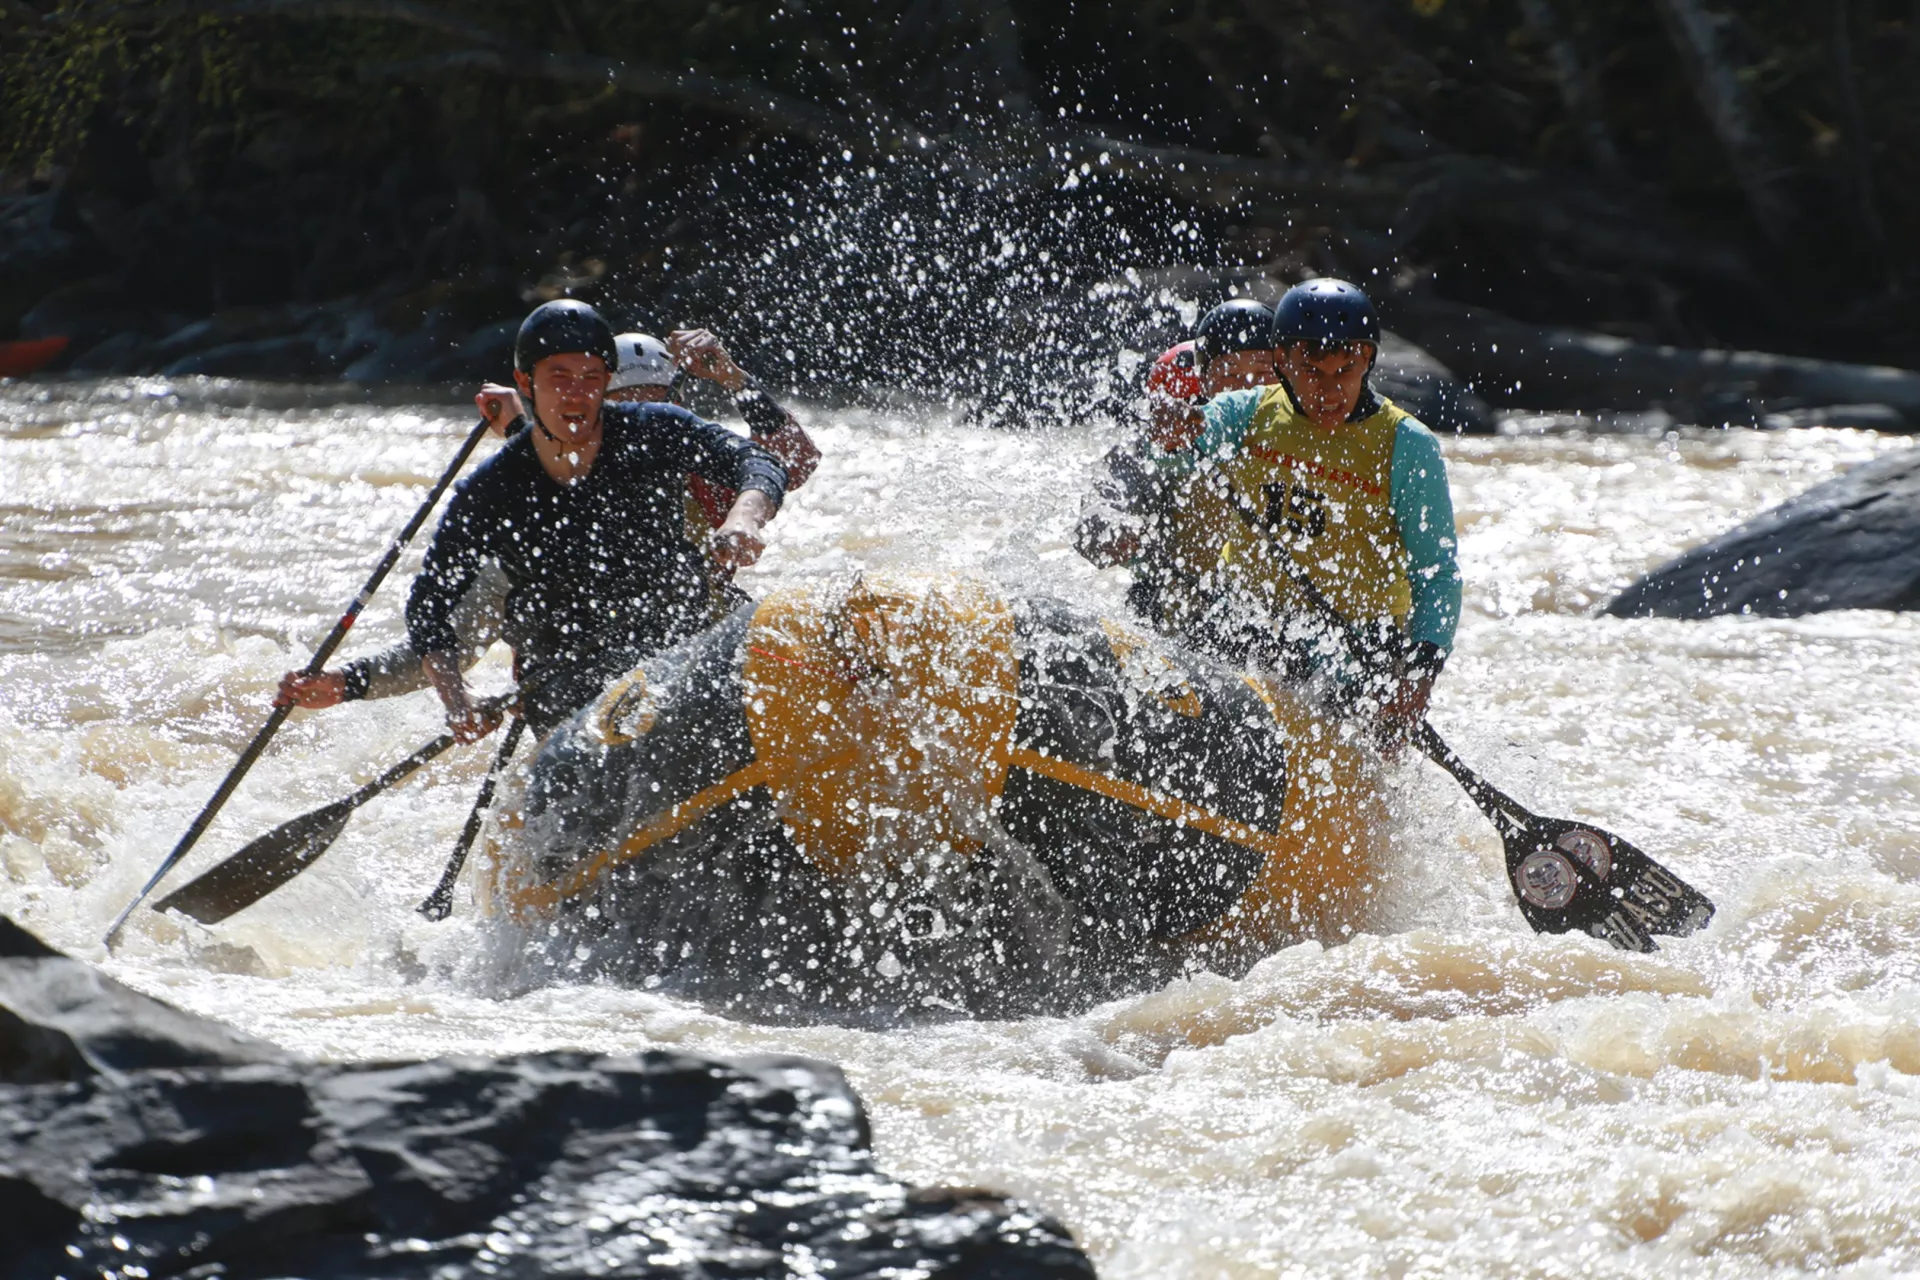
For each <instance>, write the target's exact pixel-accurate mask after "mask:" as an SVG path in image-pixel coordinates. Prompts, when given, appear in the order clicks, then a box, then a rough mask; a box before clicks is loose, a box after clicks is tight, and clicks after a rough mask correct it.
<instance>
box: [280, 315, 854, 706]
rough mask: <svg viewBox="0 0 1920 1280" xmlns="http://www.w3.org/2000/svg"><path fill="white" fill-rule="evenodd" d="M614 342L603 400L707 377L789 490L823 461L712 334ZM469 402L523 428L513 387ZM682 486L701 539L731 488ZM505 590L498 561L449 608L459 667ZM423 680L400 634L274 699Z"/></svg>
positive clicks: (499, 421)
mask: <svg viewBox="0 0 1920 1280" xmlns="http://www.w3.org/2000/svg"><path fill="white" fill-rule="evenodd" d="M614 347H615V351H616V352H617V356H618V366H617V368H616V369H615V371H614V373H613V376H612V377H611V378H610V379H609V380H608V384H607V392H606V397H605V398H606V401H607V402H608V403H668V402H671V401H672V399H673V396H674V391H675V388H676V384H677V383H678V382H679V381H680V379H681V378H682V377H683V376H688V375H690V376H692V377H696V378H701V379H705V380H707V381H710V382H714V383H716V384H718V385H719V386H721V387H723V388H725V389H726V390H727V391H728V392H729V393H730V394H731V395H732V396H733V401H734V405H735V407H737V408H738V409H740V411H741V414H742V416H743V417H745V418H746V420H747V428H748V431H749V432H750V433H751V436H752V439H753V440H754V441H755V442H756V443H758V444H760V445H761V446H763V447H764V448H765V449H766V450H767V451H768V452H769V453H771V454H773V456H774V457H775V458H776V459H778V460H779V461H780V463H781V464H782V465H783V466H785V467H786V469H787V488H788V489H789V490H792V489H798V488H799V487H800V486H801V485H803V484H805V483H806V481H807V479H808V478H809V477H810V476H812V474H813V472H814V469H815V468H816V467H817V466H818V465H819V463H820V450H819V447H818V446H817V445H815V444H814V442H813V439H812V437H810V436H809V435H808V434H807V432H806V429H805V428H804V427H802V426H801V425H800V422H799V420H798V419H797V418H795V417H794V416H793V414H792V413H790V412H788V411H787V410H786V409H785V408H783V407H781V406H780V405H779V404H778V403H777V402H775V400H774V399H773V397H772V396H771V395H769V394H767V393H766V392H765V391H763V390H761V389H760V388H759V386H758V385H757V384H756V383H755V382H754V381H753V379H752V378H751V377H750V376H748V374H747V372H746V371H745V370H744V369H742V368H741V367H740V366H739V364H737V363H736V362H735V361H734V359H733V356H732V355H731V354H730V353H729V352H728V351H727V349H726V346H725V345H724V344H723V343H722V342H721V341H720V339H719V338H718V337H716V336H715V335H714V334H713V333H711V332H710V331H708V330H706V329H681V330H676V331H674V332H673V333H672V334H670V335H668V340H667V342H665V343H663V342H661V341H660V340H659V339H658V338H655V337H653V336H651V335H650V334H644V333H623V334H620V335H619V336H618V337H616V338H615V339H614ZM474 405H475V407H476V408H478V409H479V410H480V414H481V416H482V417H483V418H485V419H487V421H488V424H489V425H490V426H492V427H493V429H494V431H495V432H496V433H498V434H500V435H503V436H511V435H513V434H515V433H516V432H518V431H521V430H525V429H527V423H526V418H525V414H526V409H525V405H524V403H523V402H522V400H521V398H520V393H519V392H518V390H516V389H515V388H513V387H509V386H503V385H500V384H496V383H489V384H486V385H485V386H483V387H481V389H480V391H479V393H478V394H477V395H475V397H474ZM687 490H688V500H687V505H688V508H689V515H688V519H689V530H688V532H689V536H690V537H692V538H693V539H694V540H695V541H697V542H700V543H702V544H704V543H705V542H706V540H707V539H708V538H709V537H710V536H711V532H712V531H713V530H716V529H718V528H719V527H720V526H721V525H722V524H724V523H725V521H726V517H727V512H728V511H729V510H730V509H731V508H732V506H733V502H734V499H735V497H736V496H737V495H736V494H735V493H734V492H733V491H732V490H730V489H724V488H717V487H715V486H714V485H713V484H711V483H709V482H708V481H707V480H705V479H704V478H703V477H701V476H698V475H689V476H688V477H687ZM718 576H719V575H716V577H718ZM507 589H508V582H507V579H506V575H505V574H504V573H503V572H502V571H501V570H500V568H499V566H498V565H495V564H489V565H487V566H485V567H484V568H483V569H482V570H481V571H480V573H479V574H478V575H477V576H476V577H475V579H474V581H473V583H472V585H471V586H469V587H468V589H467V593H466V594H465V595H464V596H463V597H461V599H460V602H459V604H458V605H457V606H456V607H455V609H454V612H453V614H452V616H451V622H452V625H453V630H454V634H455V636H456V637H457V638H458V640H459V655H460V666H461V669H462V670H465V669H467V668H469V667H471V666H472V665H473V664H474V663H475V662H478V661H479V659H480V657H481V655H483V654H484V653H485V652H486V650H487V648H488V647H489V646H490V645H492V643H493V642H494V641H495V640H497V639H499V638H500V636H501V630H502V625H503V623H504V619H505V613H506V599H507ZM725 595H726V598H727V599H728V600H729V601H733V600H735V599H738V598H743V597H740V596H739V592H738V590H737V588H731V587H730V586H729V587H728V588H727V590H726V592H725ZM426 687H427V677H426V674H425V672H424V671H422V670H421V665H420V655H419V654H418V653H416V652H415V651H414V648H413V646H412V645H411V644H410V643H409V642H407V641H406V640H402V641H400V642H399V643H398V644H395V645H391V646H389V647H388V648H387V649H385V650H383V651H382V652H380V653H377V654H373V655H370V656H368V657H364V658H356V659H354V660H353V661H351V662H348V663H346V664H345V665H344V666H342V667H340V668H338V669H335V670H332V671H325V672H322V673H320V674H319V675H314V676H309V675H307V674H306V673H305V672H301V671H289V672H288V673H287V674H286V675H285V676H284V677H282V678H281V681H280V689H279V692H278V694H277V695H276V697H275V702H276V703H292V704H293V705H295V706H299V707H304V708H307V709H309V710H317V709H320V708H324V707H331V706H336V705H338V704H339V703H341V702H353V701H358V700H361V699H367V700H373V699H379V698H390V697H397V696H399V695H401V694H407V693H412V692H414V691H416V690H419V689H423V688H426Z"/></svg>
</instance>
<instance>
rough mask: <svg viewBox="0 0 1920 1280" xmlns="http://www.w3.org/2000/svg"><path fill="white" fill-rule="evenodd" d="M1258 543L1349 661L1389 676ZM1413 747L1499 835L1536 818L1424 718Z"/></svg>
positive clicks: (1278, 555) (1286, 565)
mask: <svg viewBox="0 0 1920 1280" xmlns="http://www.w3.org/2000/svg"><path fill="white" fill-rule="evenodd" d="M1256 532H1257V531H1256ZM1262 542H1263V544H1264V549H1265V550H1266V553H1267V555H1268V557H1269V558H1271V559H1273V560H1274V562H1275V563H1277V564H1278V565H1279V566H1280V568H1281V572H1282V573H1284V574H1285V575H1286V577H1287V580H1288V581H1289V582H1291V583H1292V584H1293V586H1294V587H1295V589H1297V590H1298V591H1299V592H1300V594H1301V595H1302V596H1304V597H1305V598H1306V601H1307V603H1308V604H1309V605H1311V606H1312V608H1313V611H1314V612H1315V613H1317V614H1319V615H1320V620H1321V622H1323V623H1325V624H1326V625H1327V626H1330V627H1332V628H1333V629H1334V631H1335V633H1336V634H1338V635H1339V636H1340V639H1341V640H1342V642H1343V643H1344V645H1345V648H1346V650H1347V652H1348V653H1349V654H1350V655H1351V656H1352V657H1353V660H1354V661H1355V662H1358V663H1359V664H1360V665H1361V666H1363V667H1370V668H1372V669H1373V670H1374V671H1375V672H1377V673H1381V674H1390V673H1389V672H1388V669H1387V663H1386V662H1385V661H1384V660H1383V659H1384V655H1382V654H1381V653H1380V646H1379V645H1378V644H1377V643H1374V642H1372V641H1370V640H1369V639H1368V637H1367V636H1365V635H1364V634H1362V632H1361V631H1360V629H1359V628H1358V627H1356V626H1354V625H1353V623H1352V622H1350V621H1349V620H1348V619H1347V618H1346V617H1345V616H1344V615H1343V614H1341V612H1340V611H1339V610H1338V609H1336V608H1334V607H1333V601H1331V600H1329V599H1327V597H1326V595H1325V593H1323V592H1322V591H1321V590H1320V588H1319V587H1318V586H1316V585H1315V584H1314V581H1313V579H1312V578H1309V577H1308V576H1307V575H1306V573H1305V571H1303V570H1302V569H1301V568H1300V566H1299V565H1297V564H1295V563H1294V562H1293V557H1292V556H1291V555H1289V554H1287V552H1286V550H1285V548H1283V547H1279V546H1276V545H1275V544H1274V541H1273V539H1272V538H1270V537H1263V539H1262ZM1413 745H1414V746H1416V747H1418V748H1420V752H1421V754H1423V755H1425V756H1426V757H1427V759H1429V760H1431V761H1433V762H1434V763H1435V764H1437V765H1439V766H1440V767H1441V768H1442V769H1445V770H1446V771H1447V772H1448V773H1449V774H1450V775H1452V777H1453V780H1454V781H1455V782H1457V783H1459V784H1460V789H1461V790H1463V791H1465V792H1466V793H1467V798H1468V799H1469V800H1472V801H1473V803H1474V805H1475V806H1476V807H1477V808H1478V809H1479V810H1480V812H1481V813H1483V814H1485V815H1486V816H1487V820H1488V821H1490V822H1492V823H1493V825H1494V826H1496V827H1498V828H1499V829H1500V830H1501V831H1502V832H1503V833H1504V832H1509V831H1519V830H1521V829H1523V828H1525V827H1527V826H1528V825H1529V824H1531V823H1533V822H1535V821H1537V820H1538V819H1537V818H1536V816H1535V815H1534V813H1533V812H1532V811H1531V810H1530V809H1528V808H1527V807H1526V806H1525V805H1523V804H1521V803H1520V802H1519V801H1518V800H1515V799H1514V798H1513V797H1512V796H1510V795H1508V794H1507V793H1506V792H1504V791H1501V790H1500V789H1499V788H1498V787H1496V786H1494V785H1493V784H1492V783H1491V782H1488V781H1487V780H1486V779H1485V778H1483V777H1481V776H1480V775H1479V774H1478V773H1476V772H1474V770H1473V768H1472V767H1471V766H1470V765H1468V764H1467V762H1466V761H1464V760H1462V759H1461V758H1460V757H1459V756H1457V755H1455V754H1454V751H1453V748H1452V747H1449V746H1448V745H1447V744H1446V742H1445V740H1444V739H1442V738H1441V737H1440V731H1439V730H1438V729H1435V728H1434V727H1433V723H1432V722H1431V721H1429V720H1427V719H1425V718H1424V717H1423V718H1422V719H1421V721H1420V724H1419V727H1418V728H1416V729H1415V730H1414V733H1413Z"/></svg>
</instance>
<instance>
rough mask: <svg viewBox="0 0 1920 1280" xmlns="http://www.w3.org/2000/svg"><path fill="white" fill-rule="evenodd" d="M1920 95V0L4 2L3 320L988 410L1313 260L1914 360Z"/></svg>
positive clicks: (1919, 334)
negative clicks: (561, 331)
mask: <svg viewBox="0 0 1920 1280" xmlns="http://www.w3.org/2000/svg"><path fill="white" fill-rule="evenodd" d="M1916 108H1920V2H1917V0H1741V2H1740V3H1738V4H1734V3H1732V0H1711V4H1709V3H1708V0H1183V2H1179V3H1148V2H1144V0H1112V2H1109V3H1088V2H1083V3H1067V2H1064V0H1052V2H1047V0H878V2H877V3H874V4H870V5H862V4H853V3H846V2H844V0H840V2H837V3H836V2H835V0H739V2H737V3H732V2H726V0H715V2H712V3H707V2H704V0H641V2H638V3H636V2H634V0H524V2H523V0H463V2H461V3H454V2H453V0H241V2H239V3H198V2H194V0H160V2H157V3H143V2H126V3H114V2H112V0H57V2H56V0H0V339H5V338H9V337H14V336H24V337H32V336H38V335H40V334H44V333H54V332H66V333H70V334H72V335H73V337H74V344H73V347H72V349H71V351H70V353H69V355H68V357H67V359H68V360H69V361H73V362H76V363H77V364H78V365H79V367H81V368H83V369H85V368H92V369H95V370H108V369H114V370H118V371H123V372H126V371H139V370H151V369H162V368H172V369H173V370H174V371H175V372H192V371H196V370H197V371H205V372H242V373H244V372H262V373H273V374H282V375H288V376H320V375H336V374H339V373H340V372H342V371H343V370H346V371H349V376H354V377H362V378H366V379H372V380H377V379H379V378H382V377H406V376H424V377H433V376H438V377H465V376H468V375H469V373H470V372H473V371H477V370H478V369H480V368H482V367H486V368H495V367H497V365H498V362H499V357H500V352H501V351H502V350H503V347H502V343H503V342H504V341H505V333H506V330H507V329H508V328H510V326H511V320H512V319H513V318H516V317H517V316H518V315H519V314H520V313H522V312H523V311H524V310H525V308H526V306H527V304H528V303H529V302H530V301H534V300H537V299H539V298H541V297H549V296H557V295H559V294H560V293H563V292H571V293H574V294H577V295H580V296H585V297H588V298H591V299H595V300H597V301H600V302H602V303H604V304H605V305H606V306H607V307H608V308H609V310H611V311H612V312H614V313H615V317H616V318H617V319H618V320H620V321H621V322H622V323H624V324H630V325H634V326H644V327H648V328H652V329H654V330H656V331H658V330H662V329H665V328H668V327H671V326H673V325H676V324H679V323H683V322H688V321H699V322H703V323H708V324H711V325H712V326H713V327H715V328H719V329H721V330H722V331H723V332H724V333H725V334H726V336H727V337H728V338H729V339H730V340H731V341H732V342H733V343H734V344H735V345H736V347H737V348H739V349H742V350H743V351H745V352H746V353H747V354H748V355H749V356H750V357H751V358H752V359H753V360H754V361H755V362H756V364H757V365H758V366H759V367H760V368H761V369H762V371H763V373H764V375H765V376H768V377H769V378H770V379H772V380H775V381H784V382H786V383H789V384H795V385H799V386H801V387H803V388H807V389H813V390H825V389H831V388H853V387H856V386H865V387H867V388H868V389H869V390H871V389H872V388H874V387H878V386H892V387H897V388H901V389H903V390H906V391H908V392H913V393H934V394H939V393H941V392H955V393H959V394H966V395H971V396H979V395H994V394H998V395H1000V396H1003V397H1008V396H1016V395H1020V394H1025V393H1026V392H1027V391H1028V390H1030V388H1031V387H1032V386H1033V385H1034V384H1035V382H1036V381H1045V380H1048V379H1055V380H1059V379H1068V380H1076V379H1077V380H1078V382H1079V384H1080V385H1082V386H1083V387H1093V388H1095V389H1096V390H1097V389H1098V388H1099V387H1101V386H1104V385H1105V384H1106V383H1107V382H1110V381H1116V380H1117V381H1119V382H1124V381H1125V379H1126V378H1127V376H1128V375H1129V369H1128V367H1127V366H1126V365H1125V364H1124V363H1116V361H1115V359H1114V356H1113V352H1114V351H1115V350H1116V349H1118V348H1120V347H1133V348H1135V349H1139V350H1149V349H1157V348H1155V347H1154V345H1153V344H1155V343H1157V342H1159V341H1161V340H1163V339H1164V338H1166V337H1168V336H1173V335H1175V334H1176V333H1177V331H1178V329H1179V327H1180V324H1181V322H1182V318H1183V317H1186V318H1190V316H1191V308H1190V307H1189V308H1187V309H1186V310H1184V311H1183V310H1182V308H1181V305H1180V304H1181V303H1182V302H1183V301H1185V302H1205V301H1208V300H1211V299H1212V298H1217V297H1219V296H1221V295H1222V294H1223V293H1225V292H1227V291H1229V290H1231V289H1233V288H1236V287H1240V288H1245V287H1249V286H1248V282H1249V281H1250V280H1256V279H1259V278H1264V279H1265V280H1266V281H1267V282H1268V283H1269V284H1271V282H1275V281H1278V282H1285V281H1288V280H1292V279H1298V278H1300V277H1301V276H1302V275H1304V274H1309V273H1320V274H1326V273H1337V274H1342V275H1347V276H1350V277H1353V278H1356V279H1359V280H1361V281H1363V282H1365V283H1366V284H1368V285H1369V287H1371V288H1372V289H1374V290H1375V291H1376V293H1378V294H1380V295H1382V296H1383V297H1384V298H1385V299H1386V300H1387V304H1388V307H1389V312H1390V315H1391V314H1392V313H1393V312H1394V310H1395V309H1396V308H1400V309H1403V310H1404V309H1408V308H1414V309H1417V307H1418V306H1419V305H1420V304H1422V303H1423V302H1427V303H1431V302H1435V301H1438V302H1441V303H1455V304H1471V305H1473V306H1477V307H1483V308H1489V309H1492V310H1494V311H1497V312H1500V313H1504V314H1505V315H1508V316H1511V317H1515V318H1518V319H1521V320H1526V321H1530V322H1534V323H1542V324H1556V325H1569V326H1578V327H1583V328H1587V329H1593V330H1599V331H1602V332H1606V333H1612V334H1617V335H1621V336H1625V337H1629V338H1634V339H1637V340H1641V341H1649V342H1667V343H1674V344H1679V345H1684V346H1719V345H1731V346H1742V347H1754V348H1761V349H1769V350H1775V351H1784V352H1793V353H1801V354H1809V355H1819V356H1827V357H1834V358H1841V359H1849V360H1864V361H1878V362H1887V363H1894V364H1901V365H1907V366H1913V365H1920V309H1917V308H1916V304H1915V298H1914V289H1915V285H1916V279H1915V272H1916V265H1917V264H1916V257H1915V249H1914V243H1913V235H1912V231H1913V229H1914V227H1915V225H1916V217H1915V215H1916V212H1917V211H1916V202H1917V201H1920V171H1917V170H1916V166H1917V165H1920V145H1916V144H1917V143H1920V138H1916V136H1915V135H1916V132H1920V110H1916ZM210 317H211V320H209V318H210ZM195 322H200V324H199V327H198V329H194V328H193V326H194V324H195ZM183 327H184V328H185V329H187V330H189V331H190V332H191V333H192V334H193V335H194V336H192V337H191V338H183V337H182V336H181V334H182V332H183ZM209 343H213V344H214V346H216V347H219V346H220V345H221V344H222V343H224V344H225V349H227V354H226V355H224V356H220V357H218V358H215V359H213V360H212V361H210V362H209V361H208V360H207V359H204V358H202V357H204V354H205V352H206V351H207V350H208V349H209V347H208V344H209ZM262 343H265V344H266V345H265V346H264V347H263V346H262V345H261V344H262ZM274 343H278V344H279V345H278V346H275V345H273V344H274ZM409 343H411V345H409ZM103 344H104V345H103ZM196 353H197V354H196ZM194 360H199V364H198V365H195V364H194V363H193V361H194ZM222 360H224V361H225V362H226V364H225V366H222V364H221V361H222ZM183 361H184V363H183ZM249 362H251V365H250V364H249Z"/></svg>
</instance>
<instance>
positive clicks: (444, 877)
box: [414, 719, 527, 920]
mask: <svg viewBox="0 0 1920 1280" xmlns="http://www.w3.org/2000/svg"><path fill="white" fill-rule="evenodd" d="M526 727H527V722H526V721H525V720H522V719H516V720H514V722H513V727H512V728H510V729H508V730H507V736H506V740H505V741H504V742H502V743H501V744H500V750H499V751H498V752H497V753H495V755H494V757H493V764H492V765H490V766H489V767H488V769H487V780H486V781H485V782H482V783H481V784H480V795H479V798H478V799H476V800H475V801H474V802H473V812H472V813H469V814H468V815H467V825H466V826H465V827H464V828H462V829H461V831H460V838H459V839H458V840H456V841H455V842H454V845H453V856H452V857H450V858H448V859H447V869H446V870H445V871H444V872H442V873H441V875H440V883H439V884H437V885H435V886H434V887H433V892H432V893H430V894H428V895H427V898H426V901H424V902H422V903H421V904H420V905H419V906H418V907H416V908H414V910H416V911H418V912H419V913H420V914H421V915H423V916H425V917H426V918H427V919H429V920H445V919H446V918H447V917H448V916H449V915H451V914H452V912H453V886H454V885H455V884H456V883H457V882H458V881H459V879H460V868H461V867H463V866H465V865H466V863H467V850H469V849H471V848H473V841H474V838H475V837H476V836H478V835H479V834H480V824H481V823H482V822H484V821H485V820H486V816H487V806H488V805H490V804H492V803H493V788H494V784H495V783H496V782H498V781H499V779H500V772H501V770H503V769H505V768H506V767H507V762H508V761H509V760H512V759H513V751H514V748H515V747H518V746H519V745H520V734H521V732H522V731H524V730H525V729H526Z"/></svg>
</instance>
